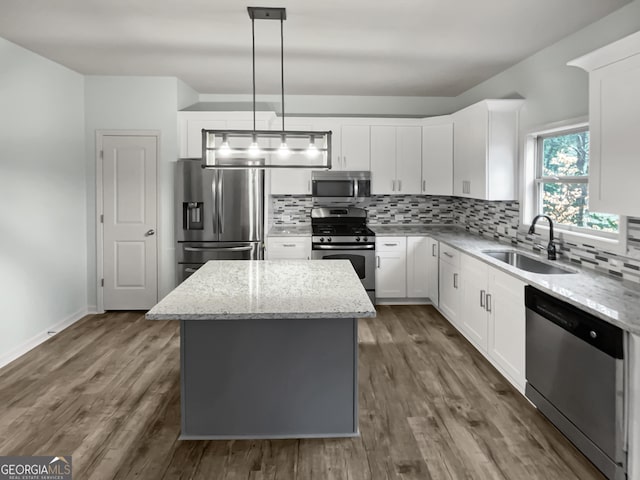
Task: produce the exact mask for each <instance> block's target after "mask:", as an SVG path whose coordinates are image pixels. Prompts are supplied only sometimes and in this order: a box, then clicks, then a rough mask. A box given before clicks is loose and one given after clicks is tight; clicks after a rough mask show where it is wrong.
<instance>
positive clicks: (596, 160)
mask: <svg viewBox="0 0 640 480" xmlns="http://www.w3.org/2000/svg"><path fill="white" fill-rule="evenodd" d="M589 88H590V94H589V96H590V99H589V112H590V118H589V120H590V128H591V147H590V148H591V153H590V157H589V210H590V211H594V212H603V213H617V214H621V215H631V216H638V215H640V190H638V178H640V162H639V161H638V160H639V154H638V141H637V138H638V133H640V54H637V55H634V56H631V57H630V58H626V59H624V60H621V61H619V62H616V63H613V64H611V65H609V66H606V67H603V68H600V69H598V70H595V71H594V72H592V73H591V75H590V77H589Z"/></svg>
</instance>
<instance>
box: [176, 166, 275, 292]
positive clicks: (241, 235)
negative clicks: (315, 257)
mask: <svg viewBox="0 0 640 480" xmlns="http://www.w3.org/2000/svg"><path fill="white" fill-rule="evenodd" d="M175 178H176V206H177V211H176V219H177V229H176V230H177V231H176V239H177V252H176V257H177V262H178V268H177V277H178V278H177V280H178V283H181V282H182V281H183V280H184V279H185V278H187V277H188V276H189V275H191V274H192V273H193V272H195V271H196V270H197V269H198V268H200V267H201V266H202V265H203V264H204V263H206V262H207V261H209V260H261V259H262V258H263V251H264V248H263V242H264V234H263V231H264V221H263V219H264V170H261V169H255V168H253V169H237V170H236V169H229V170H216V169H203V168H202V160H200V159H180V160H178V162H177V172H176V177H175Z"/></svg>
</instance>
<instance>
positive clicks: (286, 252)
mask: <svg viewBox="0 0 640 480" xmlns="http://www.w3.org/2000/svg"><path fill="white" fill-rule="evenodd" d="M266 258H267V260H309V259H311V237H267V254H266Z"/></svg>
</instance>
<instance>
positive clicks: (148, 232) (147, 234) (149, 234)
mask: <svg viewBox="0 0 640 480" xmlns="http://www.w3.org/2000/svg"><path fill="white" fill-rule="evenodd" d="M155 234H156V231H155V230H154V229H153V228H152V229H151V230H147V233H145V236H147V237H150V236H151V235H155Z"/></svg>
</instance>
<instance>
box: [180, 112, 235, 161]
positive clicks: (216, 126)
mask: <svg viewBox="0 0 640 480" xmlns="http://www.w3.org/2000/svg"><path fill="white" fill-rule="evenodd" d="M225 128H227V122H226V121H225V120H202V119H188V120H187V152H186V153H187V157H188V158H202V130H203V129H205V130H224V129H225Z"/></svg>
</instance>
